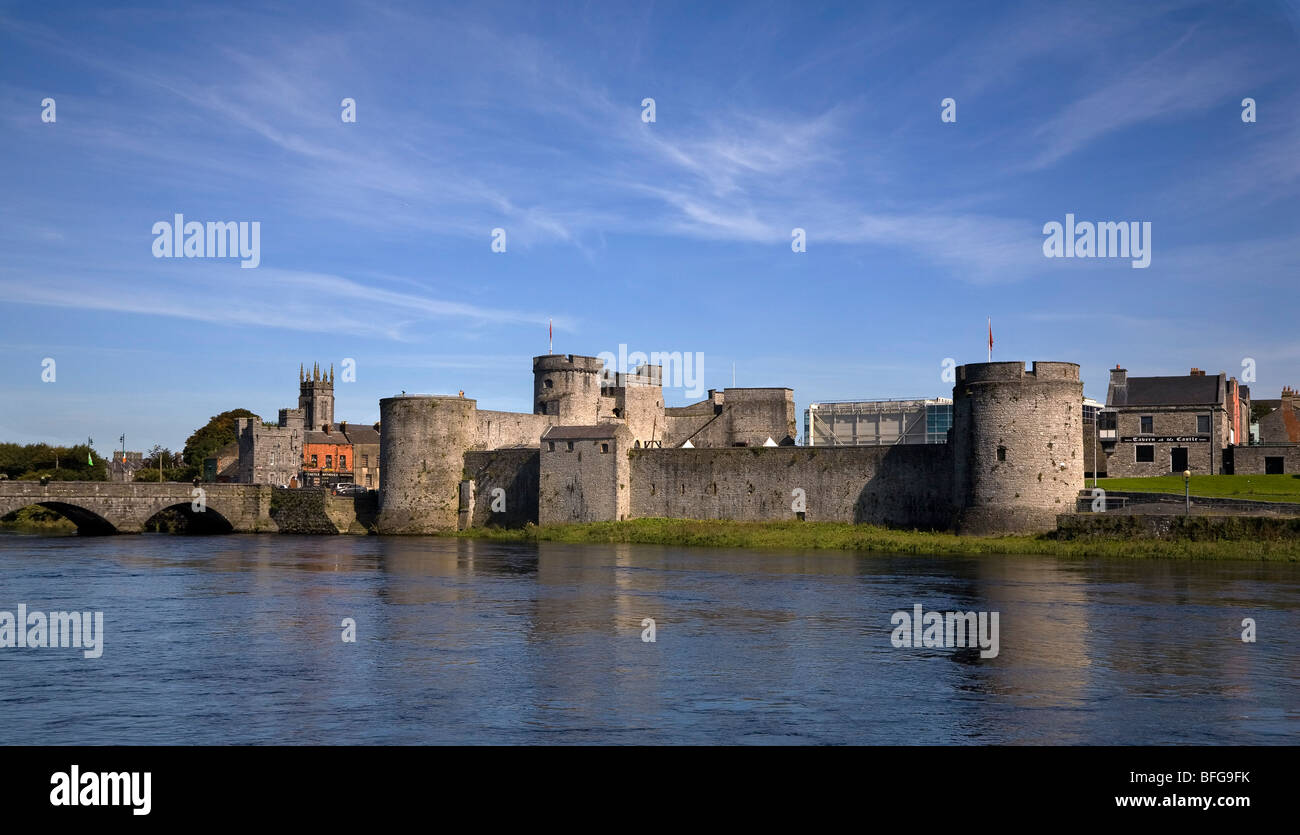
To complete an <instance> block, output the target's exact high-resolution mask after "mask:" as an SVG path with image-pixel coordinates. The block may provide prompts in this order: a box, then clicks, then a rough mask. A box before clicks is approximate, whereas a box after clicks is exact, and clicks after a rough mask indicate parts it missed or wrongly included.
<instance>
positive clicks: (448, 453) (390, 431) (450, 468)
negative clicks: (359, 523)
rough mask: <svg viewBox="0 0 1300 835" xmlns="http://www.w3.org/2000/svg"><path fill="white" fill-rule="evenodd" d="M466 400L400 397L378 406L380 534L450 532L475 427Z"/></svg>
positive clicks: (456, 517)
mask: <svg viewBox="0 0 1300 835" xmlns="http://www.w3.org/2000/svg"><path fill="white" fill-rule="evenodd" d="M476 405H477V404H476V403H475V401H473V400H471V399H469V398H465V397H446V396H437V395H403V396H400V397H386V398H384V399H383V400H380V401H379V415H380V417H379V421H380V422H379V448H380V459H381V463H380V467H381V469H382V471H383V474H384V478H383V480H382V481H381V483H380V487H379V519H378V525H377V527H378V530H379V532H380V533H402V534H422V533H435V532H440V531H453V530H456V528H457V526H458V525H459V511H460V482H461V476H462V474H463V472H464V468H465V451H466V450H467V449H468V448H469V447H470V444H471V442H472V440H473V437H474V434H475V431H476V427H477V421H476V419H475V416H474V412H475V407H476Z"/></svg>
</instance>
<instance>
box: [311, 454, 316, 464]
mask: <svg viewBox="0 0 1300 835" xmlns="http://www.w3.org/2000/svg"><path fill="white" fill-rule="evenodd" d="M311 465H312V466H313V467H314V466H316V456H315V455H312V457H311Z"/></svg>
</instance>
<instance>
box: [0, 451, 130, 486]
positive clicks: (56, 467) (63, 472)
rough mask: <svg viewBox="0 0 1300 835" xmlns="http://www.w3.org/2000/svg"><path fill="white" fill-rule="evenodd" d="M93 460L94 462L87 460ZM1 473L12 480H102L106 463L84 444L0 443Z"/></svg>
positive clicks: (106, 473) (105, 472)
mask: <svg viewBox="0 0 1300 835" xmlns="http://www.w3.org/2000/svg"><path fill="white" fill-rule="evenodd" d="M90 460H93V463H87V462H88V461H90ZM0 473H3V474H4V475H6V476H8V477H9V478H13V479H22V480H35V479H39V478H45V477H48V478H51V479H53V480H55V481H105V480H106V479H107V478H108V470H107V466H106V462H105V460H104V459H103V458H100V457H99V456H98V455H95V454H94V450H92V449H91V448H90V447H89V446H88V445H86V444H77V445H76V446H70V447H66V446H50V445H49V444H12V443H5V444H0Z"/></svg>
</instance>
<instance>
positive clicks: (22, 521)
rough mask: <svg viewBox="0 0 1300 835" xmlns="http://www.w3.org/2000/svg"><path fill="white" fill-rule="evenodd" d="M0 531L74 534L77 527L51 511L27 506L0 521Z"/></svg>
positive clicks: (35, 506)
mask: <svg viewBox="0 0 1300 835" xmlns="http://www.w3.org/2000/svg"><path fill="white" fill-rule="evenodd" d="M0 530H9V531H33V532H36V533H76V532H77V526H76V525H74V524H73V523H72V522H70V521H68V520H67V519H66V518H64V517H63V516H61V515H60V514H58V513H56V512H55V511H53V510H46V509H45V508H43V507H38V506H37V505H29V506H28V507H24V508H20V509H18V510H15V511H14V512H13V513H10V514H9V515H8V516H5V517H4V518H3V519H0Z"/></svg>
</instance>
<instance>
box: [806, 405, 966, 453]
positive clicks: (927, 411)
mask: <svg viewBox="0 0 1300 835" xmlns="http://www.w3.org/2000/svg"><path fill="white" fill-rule="evenodd" d="M803 421H804V438H805V443H806V444H807V445H808V446H888V445H891V444H943V443H947V442H948V429H949V428H950V427H951V426H952V400H950V399H948V398H946V397H934V398H929V399H924V398H914V399H908V400H844V401H833V402H825V403H811V404H809V406H808V408H807V409H805V410H804V413H803Z"/></svg>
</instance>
